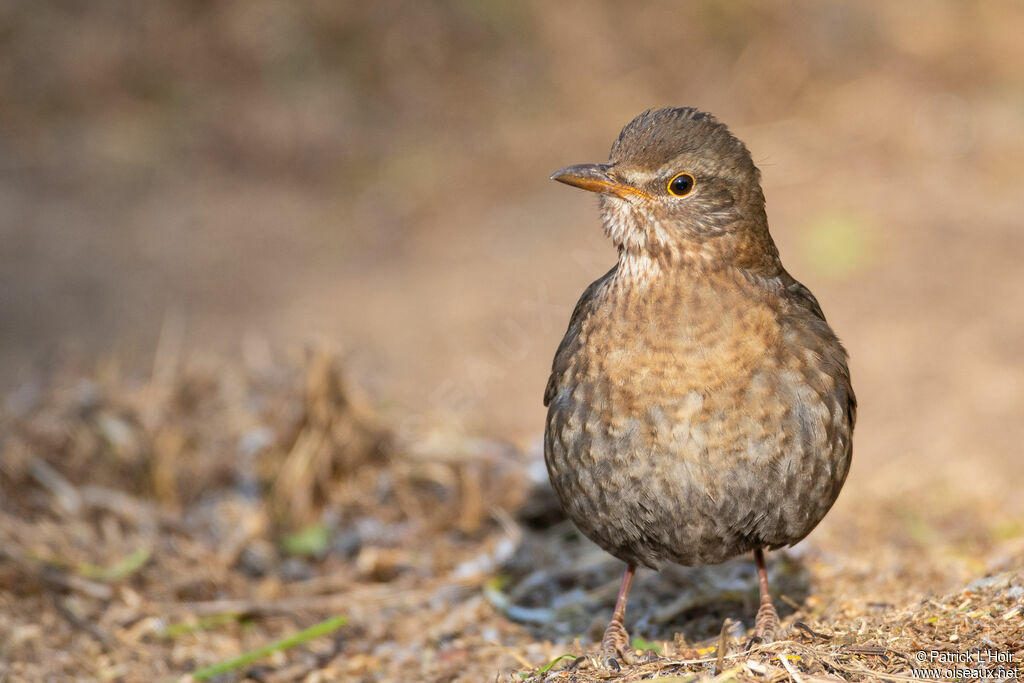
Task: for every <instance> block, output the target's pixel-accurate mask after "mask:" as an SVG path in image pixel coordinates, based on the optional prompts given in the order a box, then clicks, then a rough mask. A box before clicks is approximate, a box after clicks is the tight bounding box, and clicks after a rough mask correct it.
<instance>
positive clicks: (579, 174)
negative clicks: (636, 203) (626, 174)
mask: <svg viewBox="0 0 1024 683" xmlns="http://www.w3.org/2000/svg"><path fill="white" fill-rule="evenodd" d="M610 169H611V165H610V164H576V165H575V166H566V167H565V168H563V169H561V170H559V171H555V172H554V173H552V174H551V179H552V180H557V181H558V182H560V183H565V184H566V185H572V186H573V187H578V188H580V189H582V190H587V191H588V192H600V193H601V194H613V195H615V196H617V197H622V198H623V199H625V198H626V197H628V196H631V195H632V196H638V197H643V198H644V199H650V196H649V195H648V194H647V193H646V192H644V191H643V190H640V189H637V188H635V187H633V186H632V185H627V184H625V183H622V182H619V181H618V180H616V179H615V178H613V177H612V176H611V175H609V173H608V171H609V170H610Z"/></svg>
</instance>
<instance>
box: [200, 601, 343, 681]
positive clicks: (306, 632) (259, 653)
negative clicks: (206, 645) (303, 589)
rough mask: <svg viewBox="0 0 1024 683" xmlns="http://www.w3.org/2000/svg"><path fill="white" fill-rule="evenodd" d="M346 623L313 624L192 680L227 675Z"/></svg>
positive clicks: (339, 619)
mask: <svg viewBox="0 0 1024 683" xmlns="http://www.w3.org/2000/svg"><path fill="white" fill-rule="evenodd" d="M347 622H348V619H347V618H345V617H332V618H330V619H327V620H326V621H321V622H320V623H319V624H314V625H313V626H310V627H309V628H307V629H303V630H302V631H299V632H298V633H296V634H294V635H291V636H288V637H287V638H282V639H281V640H275V641H274V642H273V643H270V644H269V645H264V646H263V647H261V648H258V649H256V650H252V651H250V652H246V653H245V654H242V655H239V656H238V657H235V658H234V659H229V660H227V661H224V662H221V663H220V664H214V665H213V666H208V667H206V668H205V669H200V670H199V671H196V672H195V673H193V674H192V678H193V679H195V680H197V681H201V680H204V679H207V678H213V677H214V676H219V675H220V674H223V673H227V672H229V671H234V670H235V669H238V668H241V667H243V666H245V665H246V664H251V663H252V662H255V661H256V660H258V659H263V658H264V657H269V656H270V655H272V654H274V653H275V652H282V651H284V650H287V649H289V648H292V647H295V646H296V645H302V644H303V643H307V642H309V641H310V640H313V639H314V638H318V637H320V636H323V635H327V634H328V633H330V632H331V631H335V630H337V629H339V628H341V627H342V626H344V625H345V624H346V623H347Z"/></svg>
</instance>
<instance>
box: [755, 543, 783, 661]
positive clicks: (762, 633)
mask: <svg viewBox="0 0 1024 683" xmlns="http://www.w3.org/2000/svg"><path fill="white" fill-rule="evenodd" d="M754 561H755V562H757V582H758V584H760V587H761V606H760V607H759V608H758V610H757V618H756V619H755V620H754V637H755V638H760V639H761V640H762V641H763V642H765V643H770V642H772V641H773V640H775V636H776V634H777V633H778V631H779V615H778V613H777V612H776V611H775V605H773V604H772V593H771V589H770V588H769V587H768V569H767V568H766V567H765V565H764V550H762V549H761V548H757V549H756V550H754Z"/></svg>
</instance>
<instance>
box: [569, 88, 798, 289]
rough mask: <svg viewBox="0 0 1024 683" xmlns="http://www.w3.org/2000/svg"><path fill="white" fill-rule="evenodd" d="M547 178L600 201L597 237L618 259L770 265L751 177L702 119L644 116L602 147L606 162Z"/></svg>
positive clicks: (738, 145)
mask: <svg viewBox="0 0 1024 683" xmlns="http://www.w3.org/2000/svg"><path fill="white" fill-rule="evenodd" d="M551 177H552V179H554V180H558V181H560V182H563V183H566V184H568V185H573V186H575V187H579V188H582V189H584V190H589V191H591V192H597V193H599V194H600V195H601V214H602V218H603V219H604V227H605V231H606V232H607V233H608V235H609V236H610V237H611V238H612V240H613V241H614V242H615V245H616V246H617V247H618V248H619V251H620V254H621V255H626V256H630V255H636V256H642V257H647V258H650V259H653V260H656V261H658V262H662V263H664V262H666V261H667V262H669V263H678V264H680V265H683V266H685V265H687V264H689V265H699V266H703V267H710V268H715V267H726V266H737V267H742V268H746V269H750V270H754V271H759V272H769V271H772V270H774V268H776V267H777V263H778V255H777V251H776V249H775V245H774V243H773V242H772V239H771V237H770V236H769V234H768V223H767V220H766V218H765V211H764V194H763V193H762V191H761V178H760V172H759V171H758V170H757V167H756V166H754V162H753V160H752V159H751V158H750V152H749V151H747V148H746V146H745V145H744V144H743V143H742V142H741V141H740V140H739V139H737V138H736V137H735V136H733V134H732V133H730V132H729V129H728V128H726V126H725V125H724V124H722V123H719V122H718V121H717V120H716V119H715V118H714V117H713V116H711V115H710V114H705V113H703V112H700V111H697V110H696V109H692V108H667V109H657V110H648V111H646V112H644V113H643V114H640V115H639V116H637V117H636V118H635V119H633V120H632V121H631V122H630V123H629V124H628V125H627V126H626V127H625V128H623V129H622V132H621V133H619V137H618V139H617V140H615V142H614V143H613V144H612V150H611V155H610V158H609V162H608V163H606V164H577V165H575V166H569V167H567V168H563V169H561V170H560V171H557V172H555V173H554V175H552V176H551Z"/></svg>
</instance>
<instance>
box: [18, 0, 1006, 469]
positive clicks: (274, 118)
mask: <svg viewBox="0 0 1024 683" xmlns="http://www.w3.org/2000/svg"><path fill="white" fill-rule="evenodd" d="M1022 30H1024V6H1021V5H1020V4H1019V3H1013V2H1005V3H1004V2H994V3H958V2H952V1H949V2H943V1H931V2H924V3H914V4H903V3H870V4H868V3H859V2H835V3H827V4H826V3H815V2H796V3H787V4H785V5H765V4H764V3H756V2H737V3H728V4H722V3H714V2H695V3H685V4H683V3H669V2H653V3H648V4H645V5H644V6H643V7H632V8H630V9H628V10H627V9H625V8H624V7H623V6H622V5H621V4H618V3H613V2H590V1H587V2H583V1H580V2H560V3H548V2H540V1H538V2H511V1H500V0H499V1H494V2H486V3H474V2H466V1H462V0H451V1H448V2H436V3H401V2H390V1H383V2H374V3H333V2H311V3H298V4H296V3H279V2H271V1H263V0H245V1H244V2H217V3H203V2H193V1H189V0H164V1H161V2H150V3H143V4H128V5H126V4H125V3H121V2H116V1H114V0H91V1H90V2H72V1H66V2H50V3H42V4H41V3H37V2H29V1H17V0H13V1H11V2H5V3H3V5H2V7H0V243H2V245H3V246H2V248H0V368H2V383H3V385H4V386H7V387H10V386H14V385H16V384H17V383H18V382H21V381H24V379H25V378H26V377H27V376H31V375H33V374H34V373H37V372H39V371H40V370H46V369H47V368H48V367H50V366H52V365H53V364H54V363H57V362H59V363H63V362H66V361H67V359H68V358H69V357H70V358H78V359H82V358H84V359H93V358H97V357H104V356H106V357H109V356H114V357H117V358H119V359H120V361H121V362H123V363H125V364H127V365H129V366H132V367H137V368H141V369H143V370H144V369H145V368H146V367H147V364H148V363H150V362H151V358H152V354H153V353H154V349H156V348H157V346H158V344H159V343H160V342H159V340H160V339H161V335H163V336H164V337H167V336H171V337H173V338H174V339H180V340H182V343H183V345H184V347H185V349H186V350H187V351H188V352H201V353H211V354H220V355H223V356H233V355H235V354H238V353H239V352H241V353H242V354H243V355H245V354H248V355H252V354H260V353H265V352H266V351H267V350H268V349H269V350H270V351H271V352H274V351H276V350H278V349H282V348H287V347H289V346H290V345H295V344H299V343H304V342H307V341H308V340H310V339H314V338H319V339H327V340H330V341H331V342H332V343H335V344H337V345H338V346H339V347H341V348H342V349H343V351H344V354H345V357H346V358H347V360H348V367H349V369H350V372H351V373H352V374H354V375H355V376H356V379H357V381H358V383H360V384H362V385H363V386H364V387H366V388H367V389H368V390H369V391H370V393H371V396H373V398H374V400H375V401H376V402H377V403H378V404H380V405H381V406H383V408H384V409H385V410H386V411H388V412H392V413H394V414H397V415H400V416H402V419H424V420H428V421H430V422H431V423H432V424H435V423H443V424H448V425H450V426H451V428H453V429H456V430H465V431H470V432H481V431H482V432H486V433H488V434H491V435H499V436H503V437H506V438H510V439H516V440H523V441H524V442H529V441H531V440H535V439H536V437H537V435H538V434H539V433H540V431H541V430H542V424H543V408H542V407H541V405H540V397H541V393H542V389H543V386H544V382H545V379H546V376H547V372H548V368H549V363H550V359H551V356H552V354H553V351H554V349H555V347H556V345H557V343H558V341H559V339H560V337H561V334H562V332H563V331H564V327H565V324H566V321H567V319H568V315H569V312H570V311H571V308H572V305H573V304H574V303H575V301H576V298H577V297H578V295H579V294H580V292H581V291H582V289H583V288H584V287H585V285H586V284H587V283H589V282H590V281H591V280H593V279H595V278H596V277H598V276H599V275H600V274H602V273H604V272H605V270H606V269H607V268H608V267H609V266H610V264H611V263H612V262H613V261H614V252H613V250H612V248H611V246H610V245H609V244H608V243H606V242H605V240H604V239H603V237H602V235H601V231H600V226H599V219H598V215H597V211H596V206H595V201H594V199H593V198H592V197H590V196H586V195H585V194H584V193H580V192H572V191H570V190H568V189H567V188H564V187H561V186H558V185H556V184H555V183H552V182H550V181H549V180H548V175H549V173H550V172H551V171H553V170H554V169H556V168H559V167H561V166H564V165H566V164H569V163H576V162H584V161H600V160H603V159H605V158H606V155H607V150H608V147H609V145H610V143H611V141H612V140H613V139H614V137H615V136H616V134H617V133H618V131H619V129H620V128H621V127H622V126H623V125H624V124H625V123H626V122H628V121H629V120H630V119H631V118H632V117H633V116H634V115H636V114H637V113H638V112H640V111H642V110H644V109H646V108H648V107H654V106H663V105H693V106H697V107H700V108H702V109H706V110H708V111H711V112H713V113H715V114H716V115H717V116H718V117H719V118H720V119H721V120H723V121H725V122H726V123H728V124H729V125H730V126H731V127H732V129H733V130H734V131H735V132H736V133H737V135H739V136H740V137H741V138H742V139H744V140H745V141H746V142H747V144H748V146H749V147H750V149H751V150H752V152H753V154H754V157H755V161H756V162H757V163H758V164H759V166H760V167H761V169H762V171H763V175H764V184H765V190H766V193H767V197H768V209H769V219H770V222H771V226H772V231H773V233H774V235H775V238H776V240H777V241H778V243H779V246H780V249H781V251H782V255H783V258H784V261H785V263H786V264H787V267H788V268H789V269H790V270H791V271H792V272H793V273H794V274H795V275H796V276H797V277H798V278H800V279H802V280H803V281H804V282H805V283H806V284H808V285H809V286H810V287H811V288H812V289H813V291H814V292H815V293H816V294H817V295H818V297H819V298H820V299H821V301H822V304H823V306H824V309H825V310H826V312H827V314H828V315H829V317H830V320H831V322H832V323H833V325H834V327H835V328H836V330H837V331H838V333H839V334H840V336H841V337H842V338H843V339H844V340H845V342H846V343H847V345H848V347H849V350H850V353H851V357H852V369H853V377H854V380H855V385H856V388H857V391H858V394H859V396H860V399H861V406H862V409H861V414H860V417H861V420H860V425H859V428H858V435H857V436H858V439H857V451H858V456H859V457H860V458H861V462H864V460H870V461H873V462H874V463H875V464H877V465H879V466H880V467H881V468H882V469H879V468H865V467H855V468H854V475H853V476H854V479H857V478H859V477H867V476H869V473H870V476H880V475H885V476H888V471H887V470H885V469H884V468H885V467H887V466H889V465H890V464H892V463H895V462H900V461H910V462H912V463H916V465H915V466H919V465H920V464H922V463H925V462H931V461H934V460H942V461H944V462H946V461H948V462H949V463H950V466H951V467H953V468H957V467H966V468H968V469H969V470H970V471H971V472H972V481H973V480H974V479H976V478H977V477H982V478H985V474H984V473H985V472H989V473H991V472H992V468H989V469H987V470H986V469H985V468H984V467H981V468H979V467H978V466H977V463H978V462H982V461H985V459H986V458H995V459H996V460H997V461H999V462H1002V456H1006V455H1009V454H1013V455H1014V456H1015V457H1019V455H1020V448H1021V446H1020V444H1021V443H1022V442H1024V420H1022V419H1021V416H1022V414H1024V265H1022V264H1024V261H1022V257H1024V231H1022V230H1021V227H1022V226H1021V220H1022V219H1021V217H1022V215H1024V193H1022V192H1021V189H1020V188H1021V183H1022V180H1024V164H1022V159H1024V135H1021V130H1022V126H1024V42H1022V41H1021V40H1020V35H1021V34H1022ZM997 469H998V468H997ZM997 474H999V473H998V472H997ZM958 481H962V480H958Z"/></svg>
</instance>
